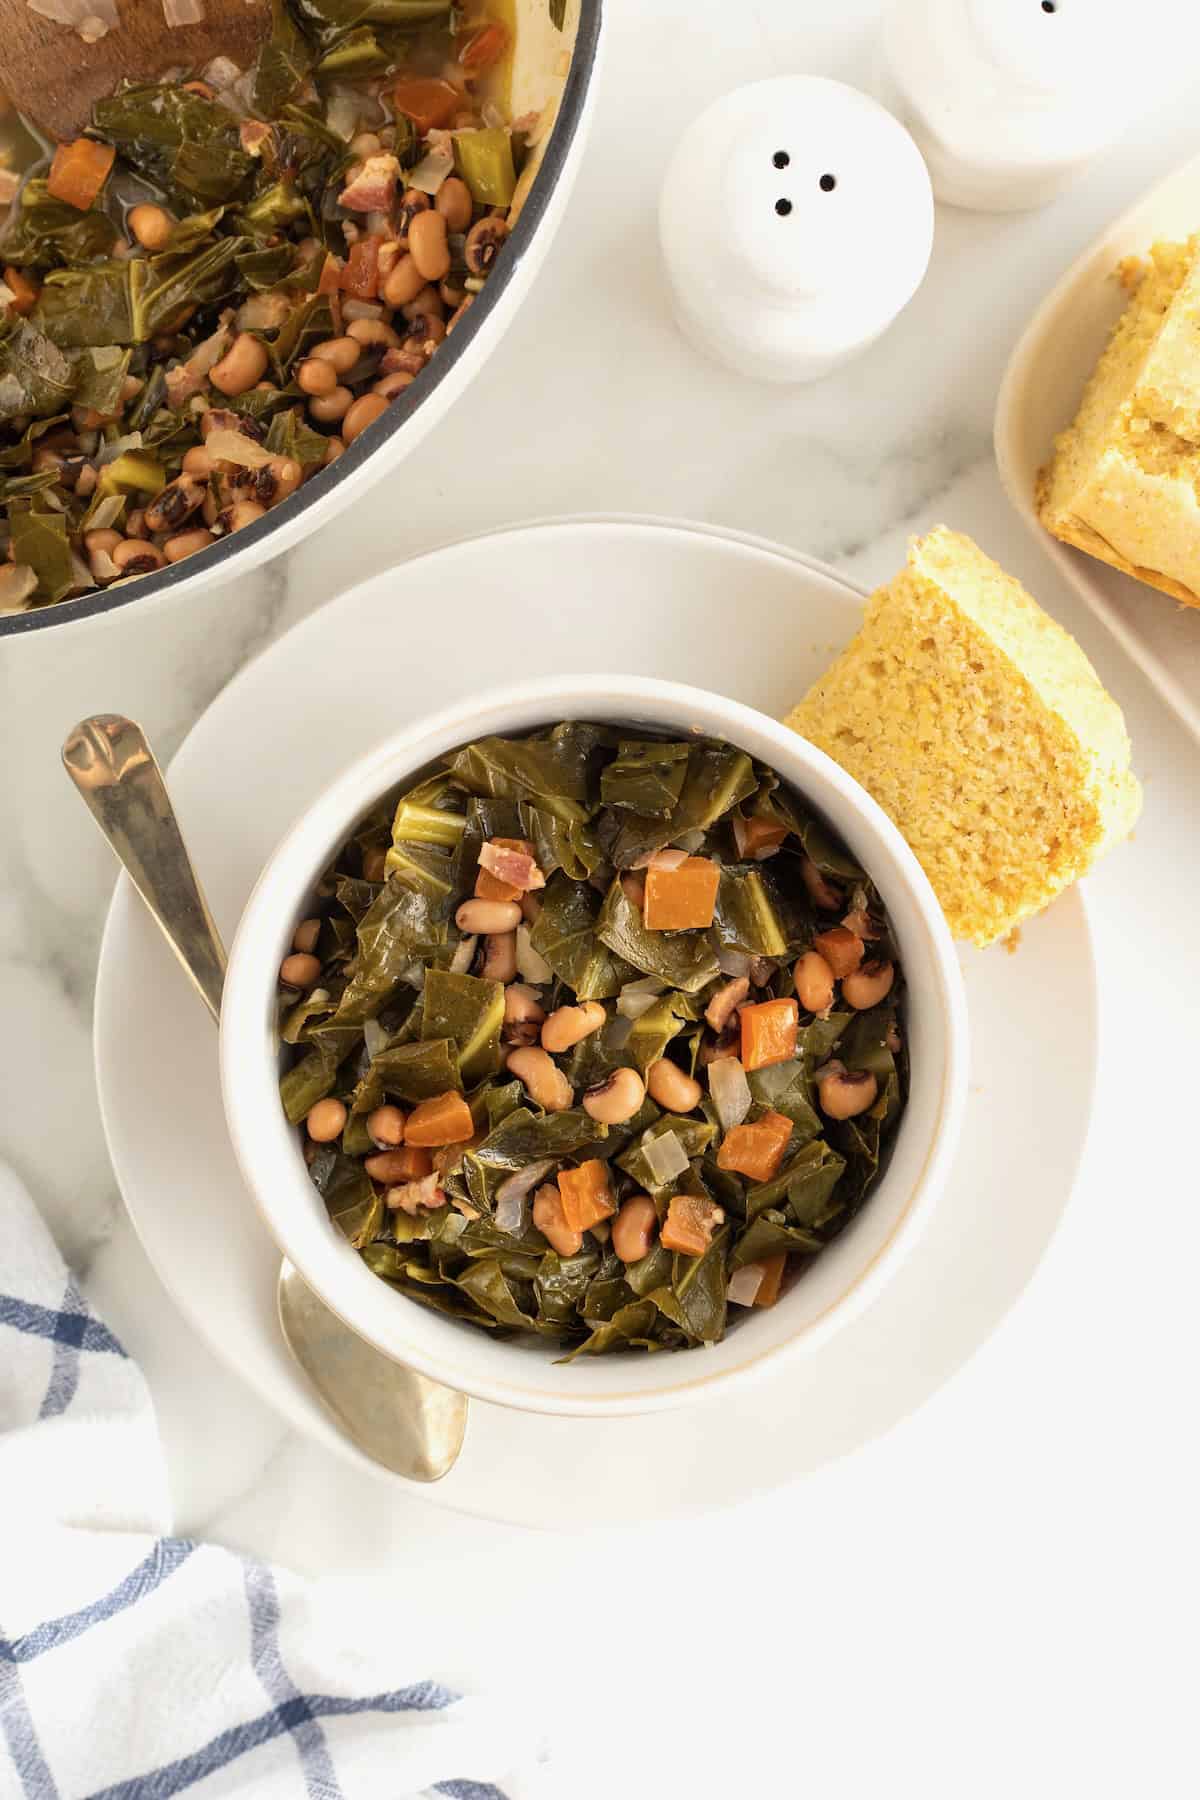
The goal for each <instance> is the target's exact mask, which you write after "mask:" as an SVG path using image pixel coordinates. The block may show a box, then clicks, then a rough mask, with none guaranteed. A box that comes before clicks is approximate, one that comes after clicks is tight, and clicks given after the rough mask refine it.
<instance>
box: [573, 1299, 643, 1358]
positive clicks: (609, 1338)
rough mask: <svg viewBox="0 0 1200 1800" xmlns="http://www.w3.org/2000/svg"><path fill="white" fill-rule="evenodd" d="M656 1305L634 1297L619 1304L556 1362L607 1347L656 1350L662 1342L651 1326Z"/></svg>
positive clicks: (600, 1352)
mask: <svg viewBox="0 0 1200 1800" xmlns="http://www.w3.org/2000/svg"><path fill="white" fill-rule="evenodd" d="M657 1313H658V1308H657V1307H656V1306H655V1304H654V1302H653V1301H652V1300H635V1301H633V1302H632V1303H631V1304H630V1305H628V1306H622V1307H621V1308H620V1309H619V1310H618V1311H617V1312H615V1313H614V1314H613V1316H612V1318H611V1319H608V1320H606V1321H605V1323H604V1324H602V1325H597V1326H596V1327H595V1329H594V1330H593V1331H592V1334H591V1336H590V1337H587V1338H585V1339H584V1341H583V1342H582V1343H581V1344H577V1345H576V1346H575V1348H574V1349H573V1350H571V1351H569V1352H568V1353H567V1355H566V1356H562V1357H560V1358H559V1361H560V1362H565V1363H569V1362H574V1361H575V1358H576V1357H577V1356H600V1355H602V1354H603V1353H604V1352H605V1351H608V1350H618V1349H622V1350H627V1349H633V1348H636V1349H640V1350H658V1349H660V1348H661V1347H662V1346H661V1345H660V1344H659V1343H658V1342H657V1341H656V1339H655V1338H654V1336H653V1335H652V1334H653V1332H654V1330H655V1319H656V1316H657Z"/></svg>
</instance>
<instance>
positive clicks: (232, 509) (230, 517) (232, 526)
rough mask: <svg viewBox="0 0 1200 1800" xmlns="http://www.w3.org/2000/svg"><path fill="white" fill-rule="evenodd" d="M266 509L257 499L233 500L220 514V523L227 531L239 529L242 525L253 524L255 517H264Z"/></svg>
mask: <svg viewBox="0 0 1200 1800" xmlns="http://www.w3.org/2000/svg"><path fill="white" fill-rule="evenodd" d="M266 511H267V509H266V507H265V506H260V505H259V504H258V501H257V500H235V501H234V503H233V505H232V506H229V507H226V509H225V511H224V512H223V513H222V514H221V515H220V518H221V523H222V524H223V525H224V526H225V528H226V530H227V531H241V529H242V527H243V526H244V525H253V523H254V521H255V519H261V518H264V517H265V516H266Z"/></svg>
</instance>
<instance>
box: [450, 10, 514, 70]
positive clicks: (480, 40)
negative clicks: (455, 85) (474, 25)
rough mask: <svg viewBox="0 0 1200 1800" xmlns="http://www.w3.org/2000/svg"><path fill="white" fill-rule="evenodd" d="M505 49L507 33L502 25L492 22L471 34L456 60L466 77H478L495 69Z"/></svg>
mask: <svg viewBox="0 0 1200 1800" xmlns="http://www.w3.org/2000/svg"><path fill="white" fill-rule="evenodd" d="M507 49H508V32H507V31H506V30H505V28H504V26H503V25H498V24H496V23H495V22H493V23H492V24H490V25H482V26H480V28H479V30H478V31H473V32H472V33H471V35H470V37H469V38H468V39H467V41H466V43H465V44H464V45H463V47H462V49H461V50H460V51H459V53H458V60H459V62H460V63H461V64H462V66H463V68H464V69H465V70H466V71H467V74H468V75H479V74H482V72H483V70H484V69H493V68H495V66H496V64H497V63H498V62H499V61H500V58H501V57H502V56H503V55H504V52H505V51H506V50H507Z"/></svg>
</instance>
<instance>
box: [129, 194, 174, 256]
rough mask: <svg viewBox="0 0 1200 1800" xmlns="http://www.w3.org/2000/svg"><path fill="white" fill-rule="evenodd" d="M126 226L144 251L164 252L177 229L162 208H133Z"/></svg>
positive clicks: (168, 214)
mask: <svg viewBox="0 0 1200 1800" xmlns="http://www.w3.org/2000/svg"><path fill="white" fill-rule="evenodd" d="M125 222H126V224H127V225H128V226H129V229H130V231H131V232H132V233H133V235H134V237H135V238H136V239H137V241H138V243H139V244H140V245H141V246H142V249H143V250H162V249H163V248H164V247H165V245H166V242H167V239H168V238H169V237H170V235H171V233H172V231H174V229H175V221H174V219H173V218H172V217H171V215H170V213H169V212H167V211H166V210H165V208H163V207H161V206H153V205H151V204H149V203H146V204H143V205H141V206H131V207H130V209H129V215H128V217H127V219H126V221H125Z"/></svg>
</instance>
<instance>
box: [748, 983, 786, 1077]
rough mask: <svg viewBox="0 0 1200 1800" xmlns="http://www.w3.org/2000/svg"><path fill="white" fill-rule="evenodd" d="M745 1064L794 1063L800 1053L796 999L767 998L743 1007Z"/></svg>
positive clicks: (762, 1066)
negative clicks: (797, 1040) (794, 1057)
mask: <svg viewBox="0 0 1200 1800" xmlns="http://www.w3.org/2000/svg"><path fill="white" fill-rule="evenodd" d="M739 1017H740V1018H741V1022H742V1067H743V1068H744V1069H745V1070H746V1072H747V1074H749V1072H750V1071H751V1070H752V1069H769V1068H770V1067H771V1065H772V1063H781V1062H790V1061H791V1059H792V1057H793V1056H795V1054H796V1031H797V1028H798V1026H799V1023H800V1008H799V1006H798V1005H797V1003H796V1001H795V1000H763V1001H761V1002H760V1004H759V1005H757V1006H743V1008H742V1010H741V1013H740V1015H739Z"/></svg>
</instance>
